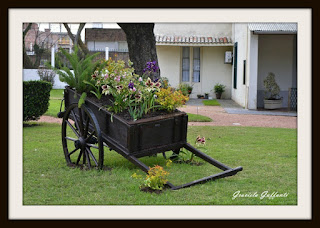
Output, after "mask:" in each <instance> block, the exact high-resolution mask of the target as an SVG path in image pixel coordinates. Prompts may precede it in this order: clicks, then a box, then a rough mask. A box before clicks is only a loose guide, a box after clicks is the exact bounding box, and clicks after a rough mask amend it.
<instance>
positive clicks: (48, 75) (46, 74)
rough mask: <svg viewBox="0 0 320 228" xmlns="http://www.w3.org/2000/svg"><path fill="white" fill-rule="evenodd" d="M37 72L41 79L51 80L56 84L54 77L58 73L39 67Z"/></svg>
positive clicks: (52, 83)
mask: <svg viewBox="0 0 320 228" xmlns="http://www.w3.org/2000/svg"><path fill="white" fill-rule="evenodd" d="M37 73H38V75H39V77H40V80H41V81H47V82H50V83H51V85H52V86H53V85H54V78H55V76H56V74H55V73H54V71H53V70H49V69H45V68H39V69H38V71H37Z"/></svg>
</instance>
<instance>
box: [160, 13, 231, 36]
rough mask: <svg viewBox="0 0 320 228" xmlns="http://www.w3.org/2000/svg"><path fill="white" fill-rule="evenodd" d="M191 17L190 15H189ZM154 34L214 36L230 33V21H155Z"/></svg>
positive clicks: (228, 34)
mask: <svg viewBox="0 0 320 228" xmlns="http://www.w3.org/2000/svg"><path fill="white" fill-rule="evenodd" d="M190 17H192V15H190ZM154 34H158V35H168V36H214V37H222V36H223V37H224V36H230V37H231V35H232V23H194V24H193V23H188V24H187V23H156V24H155V26H154Z"/></svg>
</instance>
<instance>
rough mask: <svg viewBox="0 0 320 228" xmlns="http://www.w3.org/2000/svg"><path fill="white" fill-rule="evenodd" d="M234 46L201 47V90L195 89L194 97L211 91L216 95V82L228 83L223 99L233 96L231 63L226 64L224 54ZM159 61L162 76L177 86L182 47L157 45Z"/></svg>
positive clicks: (179, 79)
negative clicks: (214, 91)
mask: <svg viewBox="0 0 320 228" xmlns="http://www.w3.org/2000/svg"><path fill="white" fill-rule="evenodd" d="M231 50H232V47H225V46H223V47H201V57H200V62H201V69H200V78H201V79H200V81H201V86H200V87H197V88H200V90H201V91H193V94H192V96H191V97H192V98H195V97H196V95H197V94H196V93H200V94H204V93H209V94H210V95H209V96H212V97H215V94H214V93H213V91H212V90H213V87H214V85H215V84H216V83H221V84H224V85H226V86H227V87H226V92H225V93H223V95H222V98H223V99H230V98H231V74H232V67H231V64H224V54H225V52H226V51H231ZM157 54H158V62H159V66H160V71H161V77H167V78H168V79H169V83H170V85H171V86H172V87H177V86H178V85H179V84H180V83H181V47H178V46H164V45H161V46H160V45H159V46H157Z"/></svg>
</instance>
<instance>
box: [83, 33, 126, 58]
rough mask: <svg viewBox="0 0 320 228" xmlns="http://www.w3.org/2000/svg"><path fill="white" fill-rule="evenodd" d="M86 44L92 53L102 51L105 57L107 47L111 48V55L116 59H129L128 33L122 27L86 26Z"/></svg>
mask: <svg viewBox="0 0 320 228" xmlns="http://www.w3.org/2000/svg"><path fill="white" fill-rule="evenodd" d="M85 44H86V45H87V47H88V49H89V51H90V52H91V53H95V52H100V53H101V54H100V55H101V56H100V58H104V52H105V49H106V47H108V48H109V57H111V58H112V59H114V60H120V59H121V60H124V61H125V62H127V61H128V59H129V52H128V43H127V38H126V34H125V33H124V31H123V30H122V29H120V28H119V29H106V28H86V29H85Z"/></svg>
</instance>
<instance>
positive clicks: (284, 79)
mask: <svg viewBox="0 0 320 228" xmlns="http://www.w3.org/2000/svg"><path fill="white" fill-rule="evenodd" d="M293 39H294V35H259V70H258V75H259V78H258V90H264V86H263V80H264V79H265V78H266V76H267V75H268V73H269V72H273V73H274V74H275V76H276V81H277V83H278V85H279V86H280V89H281V90H285V91H287V90H288V87H289V86H291V85H292V74H293V61H292V60H293Z"/></svg>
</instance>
